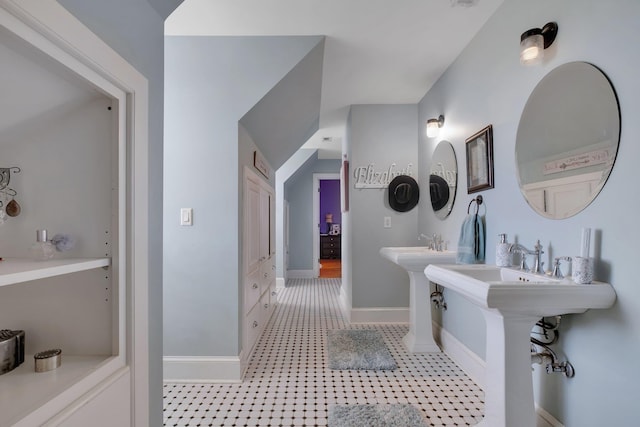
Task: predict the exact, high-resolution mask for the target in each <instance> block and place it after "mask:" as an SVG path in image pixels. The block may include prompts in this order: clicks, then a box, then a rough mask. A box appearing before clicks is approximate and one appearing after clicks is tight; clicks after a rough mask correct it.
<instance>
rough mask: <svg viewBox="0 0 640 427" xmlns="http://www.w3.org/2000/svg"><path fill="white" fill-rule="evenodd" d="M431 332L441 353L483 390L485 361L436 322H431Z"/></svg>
mask: <svg viewBox="0 0 640 427" xmlns="http://www.w3.org/2000/svg"><path fill="white" fill-rule="evenodd" d="M433 330H434V334H435V338H436V341H438V344H440V348H442V351H444V352H445V353H446V354H447V356H449V357H450V358H451V360H453V361H454V362H455V363H456V364H457V365H458V366H459V367H460V368H461V369H462V370H463V371H464V372H465V373H466V374H467V375H468V376H469V378H471V379H472V380H473V382H475V383H476V384H478V385H479V386H480V387H483V388H484V384H485V369H486V363H485V361H484V360H482V359H481V358H480V357H479V356H478V355H477V354H475V353H474V352H473V351H471V350H469V348H468V347H467V346H465V345H464V344H462V343H461V342H460V341H458V339H457V338H456V337H454V336H453V335H451V333H449V332H448V331H447V330H446V329H443V328H442V326H440V325H438V324H437V323H436V322H433Z"/></svg>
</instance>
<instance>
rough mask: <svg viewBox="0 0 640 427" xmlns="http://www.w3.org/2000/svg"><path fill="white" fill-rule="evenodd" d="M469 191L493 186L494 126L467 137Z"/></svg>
mask: <svg viewBox="0 0 640 427" xmlns="http://www.w3.org/2000/svg"><path fill="white" fill-rule="evenodd" d="M465 142H466V146H467V193H468V194H471V193H475V192H477V191H480V190H483V189H485V188H493V126H491V125H489V126H487V127H486V128H484V129H482V130H481V131H479V132H477V133H475V134H474V135H472V136H470V137H469V138H467V140H466V141H465Z"/></svg>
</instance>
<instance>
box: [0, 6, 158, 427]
mask: <svg viewBox="0 0 640 427" xmlns="http://www.w3.org/2000/svg"><path fill="white" fill-rule="evenodd" d="M44 28H46V31H44V30H43V29H44ZM0 30H1V31H0V63H2V64H3V78H2V79H0V92H2V94H3V96H2V97H1V99H0V168H10V167H14V166H16V167H19V168H20V171H19V173H12V174H11V180H10V182H9V184H8V185H7V186H4V187H3V188H0V201H2V202H3V205H4V206H6V204H7V202H8V201H9V200H11V198H12V197H15V200H16V201H18V203H20V205H21V211H20V214H19V215H18V216H16V217H8V218H7V217H5V218H4V219H5V221H4V223H2V224H1V225H0V257H2V260H1V261H0V329H11V330H24V331H25V353H26V356H25V361H24V363H23V364H22V365H20V366H19V367H18V368H16V369H14V370H12V371H10V372H7V373H5V374H3V375H0V425H1V426H29V427H30V426H39V425H47V426H57V425H99V423H97V421H96V417H99V416H100V414H109V413H118V414H119V415H118V417H117V418H114V419H112V420H111V422H113V420H125V422H120V421H118V422H117V424H118V425H119V426H128V425H132V424H136V425H140V426H143V425H148V418H149V416H148V407H149V406H148V405H149V401H148V392H149V390H148V379H147V377H148V344H147V342H148V329H147V327H148V311H147V300H148V294H147V282H148V273H147V264H148V260H147V250H148V248H147V244H148V236H147V234H148V233H147V229H148V217H147V215H148V208H147V207H148V204H147V194H148V187H147V180H148V170H147V163H146V162H147V157H148V154H147V129H148V124H147V122H146V117H147V108H148V107H147V105H148V102H147V92H146V89H147V86H146V81H145V80H144V78H142V76H141V75H140V74H139V73H138V72H137V71H135V70H134V69H133V68H132V67H131V66H130V65H129V64H127V63H126V62H125V61H124V60H122V59H121V58H119V57H118V56H117V55H116V54H115V53H114V52H113V51H112V50H111V49H109V48H108V47H107V46H106V45H105V44H104V43H102V42H101V41H100V40H99V39H98V38H97V37H96V36H95V35H93V34H92V33H90V32H89V31H88V30H87V29H86V28H84V27H83V26H82V25H81V24H80V23H79V22H78V21H76V20H75V18H73V17H72V16H71V15H69V14H68V13H67V12H66V11H65V10H64V9H63V8H62V7H61V6H60V5H59V4H57V3H56V2H6V1H0ZM79 45H81V47H80V48H78V46H79ZM134 92H135V96H134V95H133V93H134ZM134 140H135V144H134V143H133V141H134ZM13 171H16V169H13ZM9 189H11V191H9ZM134 195H135V197H134ZM37 229H47V230H48V231H49V233H50V234H49V236H50V237H51V236H53V235H54V234H56V233H63V234H67V235H69V236H71V237H72V238H73V240H74V241H75V246H74V247H73V248H72V249H70V250H68V251H66V252H57V253H56V254H55V256H54V258H53V259H51V260H47V261H34V260H32V259H31V258H30V253H29V248H30V246H31V245H32V244H33V243H34V242H35V238H36V230H37ZM134 236H135V239H134ZM54 348H59V349H61V350H62V364H61V366H60V367H58V368H57V369H55V370H54V371H51V372H44V373H36V372H35V369H34V359H33V355H34V353H37V352H41V351H44V350H49V349H54ZM138 367H139V368H140V369H139V370H138ZM134 400H135V402H136V405H133V402H134ZM102 422H103V424H104V422H105V421H104V420H102ZM100 425H102V424H100Z"/></svg>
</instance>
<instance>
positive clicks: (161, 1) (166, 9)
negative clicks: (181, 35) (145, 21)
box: [147, 0, 184, 19]
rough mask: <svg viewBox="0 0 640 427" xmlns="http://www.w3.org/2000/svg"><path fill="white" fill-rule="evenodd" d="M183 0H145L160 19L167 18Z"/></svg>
mask: <svg viewBox="0 0 640 427" xmlns="http://www.w3.org/2000/svg"><path fill="white" fill-rule="evenodd" d="M183 1H184V0H147V2H148V3H149V4H150V5H151V7H152V8H154V9H155V10H156V12H158V14H159V15H160V16H161V17H162V19H167V17H168V16H169V15H171V12H173V11H174V10H176V8H177V7H178V6H180V4H182V2H183Z"/></svg>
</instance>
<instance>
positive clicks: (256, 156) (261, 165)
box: [253, 151, 269, 179]
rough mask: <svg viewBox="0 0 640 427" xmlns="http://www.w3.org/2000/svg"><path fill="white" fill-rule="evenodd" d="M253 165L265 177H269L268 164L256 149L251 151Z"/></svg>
mask: <svg viewBox="0 0 640 427" xmlns="http://www.w3.org/2000/svg"><path fill="white" fill-rule="evenodd" d="M253 167H255V168H256V169H257V170H258V172H260V173H261V174H262V175H264V176H265V178H267V179H269V165H268V164H267V161H266V160H265V158H264V157H262V155H261V154H260V153H258V152H257V151H254V152H253Z"/></svg>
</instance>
